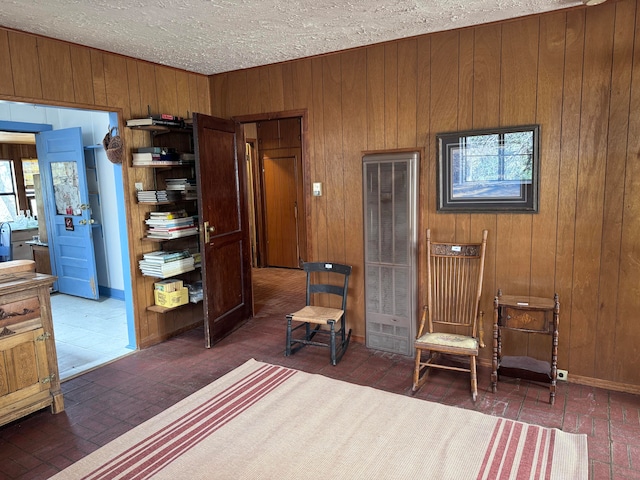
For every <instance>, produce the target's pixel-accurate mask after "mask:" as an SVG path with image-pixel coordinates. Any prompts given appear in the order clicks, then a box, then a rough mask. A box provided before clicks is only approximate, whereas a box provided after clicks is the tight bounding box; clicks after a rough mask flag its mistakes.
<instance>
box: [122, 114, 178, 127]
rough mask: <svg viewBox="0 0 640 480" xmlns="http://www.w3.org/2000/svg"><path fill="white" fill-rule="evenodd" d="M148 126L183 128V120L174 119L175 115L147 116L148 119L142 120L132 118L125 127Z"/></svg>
mask: <svg viewBox="0 0 640 480" xmlns="http://www.w3.org/2000/svg"><path fill="white" fill-rule="evenodd" d="M150 125H161V126H165V127H183V126H184V119H183V118H182V117H176V116H175V115H169V114H167V113H161V114H158V115H149V116H148V117H144V118H132V119H130V120H127V127H146V126H150Z"/></svg>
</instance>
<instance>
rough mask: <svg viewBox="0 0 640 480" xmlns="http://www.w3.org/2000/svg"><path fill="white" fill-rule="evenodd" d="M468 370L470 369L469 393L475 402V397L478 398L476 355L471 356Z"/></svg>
mask: <svg viewBox="0 0 640 480" xmlns="http://www.w3.org/2000/svg"><path fill="white" fill-rule="evenodd" d="M469 370H470V371H471V395H472V396H473V401H474V402H475V401H476V398H478V377H477V375H476V357H475V356H471V361H470V365H469Z"/></svg>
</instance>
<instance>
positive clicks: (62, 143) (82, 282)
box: [36, 128, 99, 300]
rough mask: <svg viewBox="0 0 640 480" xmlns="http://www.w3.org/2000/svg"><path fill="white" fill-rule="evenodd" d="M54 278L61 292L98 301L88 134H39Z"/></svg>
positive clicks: (75, 130) (76, 131)
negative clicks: (87, 163)
mask: <svg viewBox="0 0 640 480" xmlns="http://www.w3.org/2000/svg"><path fill="white" fill-rule="evenodd" d="M36 149H37V152H38V163H39V167H40V179H41V183H42V196H43V202H44V206H45V212H46V217H47V218H46V220H47V236H48V240H49V253H50V256H51V270H52V274H53V275H56V276H57V277H58V280H57V282H56V283H57V285H54V288H56V287H57V290H58V291H59V292H60V293H66V294H69V295H75V296H78V297H84V298H90V299H94V300H95V299H97V298H98V297H99V293H98V276H97V271H96V261H95V255H94V247H93V234H92V223H93V220H92V218H91V207H90V202H89V192H88V188H87V178H86V170H85V168H86V167H85V161H84V150H83V147H82V130H81V129H80V128H67V129H63V130H51V131H48V132H42V133H39V134H37V135H36Z"/></svg>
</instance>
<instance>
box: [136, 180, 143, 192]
mask: <svg viewBox="0 0 640 480" xmlns="http://www.w3.org/2000/svg"><path fill="white" fill-rule="evenodd" d="M135 187H136V191H137V192H139V191H141V190H142V189H143V187H142V182H136V183H135Z"/></svg>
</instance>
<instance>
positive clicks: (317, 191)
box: [313, 182, 322, 197]
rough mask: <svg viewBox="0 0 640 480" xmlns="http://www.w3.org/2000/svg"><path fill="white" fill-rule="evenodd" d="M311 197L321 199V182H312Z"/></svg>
mask: <svg viewBox="0 0 640 480" xmlns="http://www.w3.org/2000/svg"><path fill="white" fill-rule="evenodd" d="M313 196H314V197H321V196H322V183H321V182H313Z"/></svg>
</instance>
